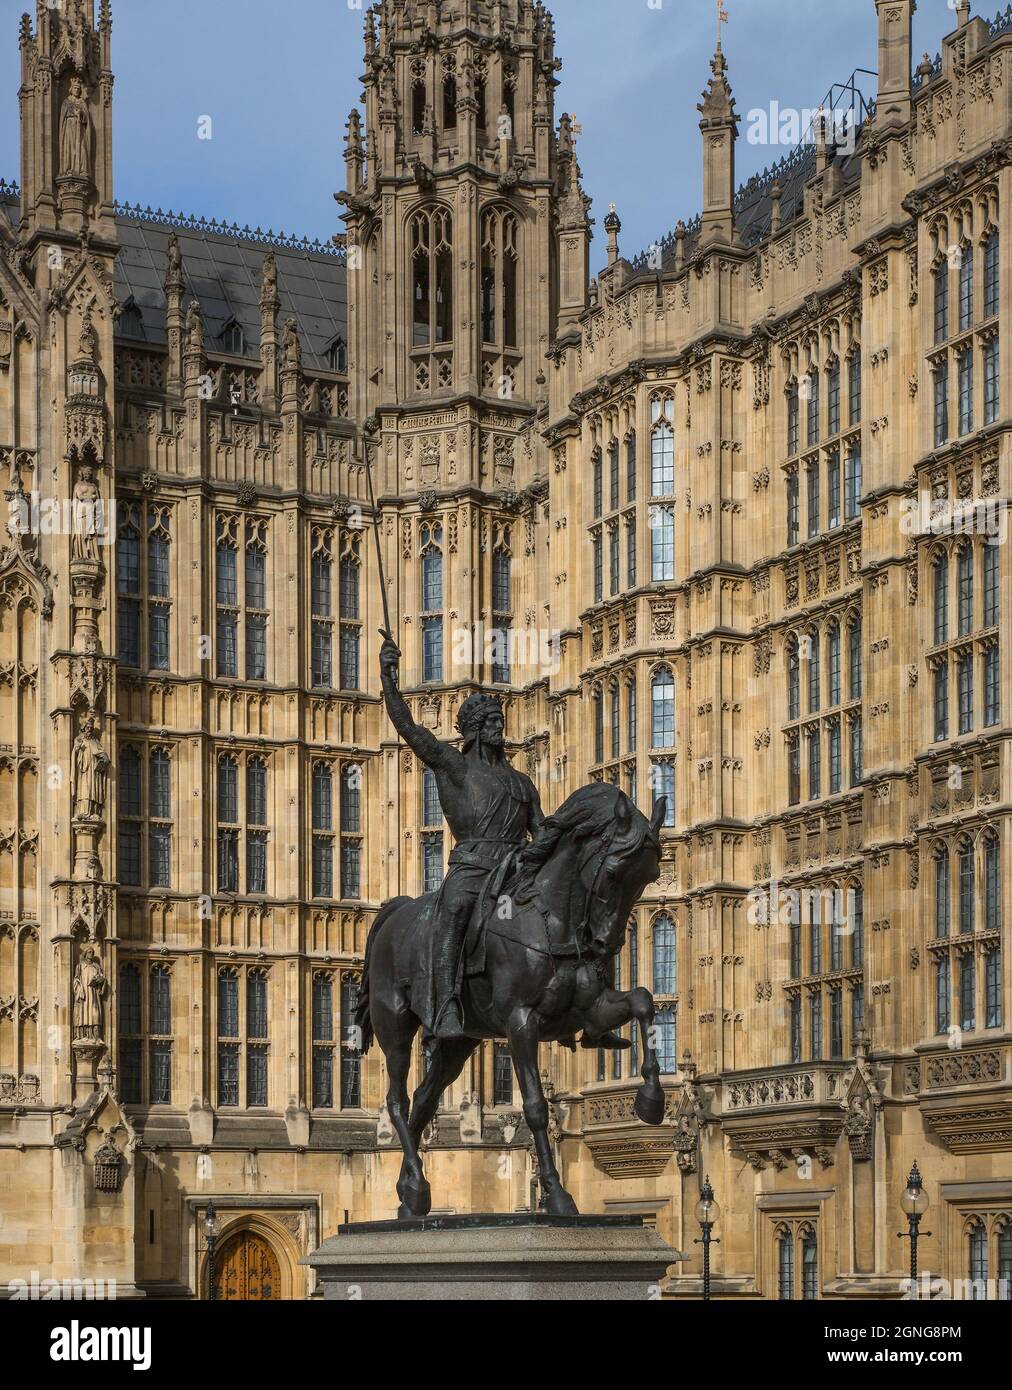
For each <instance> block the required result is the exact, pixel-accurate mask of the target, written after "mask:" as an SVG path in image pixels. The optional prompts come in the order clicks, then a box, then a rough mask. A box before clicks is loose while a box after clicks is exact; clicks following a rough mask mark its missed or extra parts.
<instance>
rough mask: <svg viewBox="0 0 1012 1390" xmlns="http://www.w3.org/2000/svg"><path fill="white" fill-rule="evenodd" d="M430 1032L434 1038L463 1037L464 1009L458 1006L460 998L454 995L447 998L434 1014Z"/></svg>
mask: <svg viewBox="0 0 1012 1390" xmlns="http://www.w3.org/2000/svg"><path fill="white" fill-rule="evenodd" d="M432 1033H433V1036H434V1037H436V1038H462V1037H464V1010H463V1009H462V1008H461V1007H460V1000H459V999H457V998H456V997H455V996H454V995H451V996H450V998H449V999H447V1001H446V1003H445V1004H444V1005H443V1007H442V1008H441V1009H440V1010H439V1013H438V1014H437V1015H436V1019H435V1022H434V1023H433V1025H432Z"/></svg>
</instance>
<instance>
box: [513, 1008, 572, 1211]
mask: <svg viewBox="0 0 1012 1390" xmlns="http://www.w3.org/2000/svg"><path fill="white" fill-rule="evenodd" d="M508 1037H509V1045H510V1052H511V1054H512V1056H513V1066H514V1069H515V1070H516V1074H517V1080H518V1081H519V1082H520V1092H521V1094H522V1096H523V1098H524V1119H525V1120H526V1121H527V1124H528V1127H529V1128H530V1131H531V1134H532V1135H533V1136H534V1149H535V1152H536V1153H537V1156H538V1174H539V1176H540V1178H541V1191H542V1195H543V1198H544V1205H545V1210H546V1211H549V1212H551V1213H552V1215H553V1216H576V1215H577V1214H578V1213H577V1208H576V1203H575V1202H574V1201H573V1199H572V1197H570V1195H569V1193H568V1192H567V1191H566V1189H565V1188H564V1187H563V1186H562V1179H561V1178H560V1177H559V1170H558V1168H557V1167H556V1166H555V1156H554V1155H553V1153H552V1145H551V1142H550V1140H549V1138H548V1102H547V1101H546V1100H545V1093H544V1091H543V1090H542V1089H541V1074H540V1072H539V1071H538V1043H539V1041H540V1035H539V1020H538V1016H537V1014H536V1013H535V1012H534V1010H533V1009H531V1008H528V1007H526V1006H524V1007H522V1008H517V1009H514V1010H513V1012H512V1013H511V1014H510V1017H509V1023H508Z"/></svg>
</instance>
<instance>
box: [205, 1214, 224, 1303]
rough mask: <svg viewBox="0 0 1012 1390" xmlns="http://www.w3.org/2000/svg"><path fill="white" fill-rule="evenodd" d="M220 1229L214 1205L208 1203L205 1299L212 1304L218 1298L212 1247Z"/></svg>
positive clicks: (206, 1215)
mask: <svg viewBox="0 0 1012 1390" xmlns="http://www.w3.org/2000/svg"><path fill="white" fill-rule="evenodd" d="M220 1229H221V1228H220V1226H219V1223H218V1218H217V1216H215V1214H214V1203H213V1202H212V1201H208V1203H207V1211H206V1212H205V1213H204V1239H205V1240H206V1241H207V1297H208V1299H209V1300H210V1301H211V1302H212V1303H213V1302H214V1301H215V1300H216V1299H217V1297H218V1292H217V1287H216V1284H215V1278H214V1247H215V1246H216V1245H217V1243H218V1232H219V1230H220Z"/></svg>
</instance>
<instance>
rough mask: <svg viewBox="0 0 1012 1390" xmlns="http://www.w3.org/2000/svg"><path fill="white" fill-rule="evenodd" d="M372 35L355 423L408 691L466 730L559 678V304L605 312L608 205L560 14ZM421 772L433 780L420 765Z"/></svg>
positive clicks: (434, 720) (352, 203) (355, 146)
mask: <svg viewBox="0 0 1012 1390" xmlns="http://www.w3.org/2000/svg"><path fill="white" fill-rule="evenodd" d="M365 44H366V72H365V76H364V88H365V121H364V129H365V132H366V133H365V135H363V122H362V121H361V119H360V116H359V113H358V112H357V111H353V112H352V113H351V116H350V118H349V121H348V139H347V146H346V166H347V189H346V191H345V192H344V193H343V194H341V195H339V201H342V202H344V203H345V204H346V207H347V212H346V214H345V221H346V223H347V242H348V302H349V310H348V314H349V357H350V362H349V366H350V372H351V376H352V379H353V380H354V382H355V388H354V389H355V402H354V408H353V414H354V415H355V416H356V417H357V418H358V419H359V420H361V421H363V422H364V428H363V436H362V447H363V448H365V449H368V450H369V456H370V459H371V461H372V464H373V471H374V484H375V489H376V494H377V500H378V506H379V509H380V512H381V516H382V533H383V559H384V568H385V571H386V578H387V597H388V600H389V604H390V614H391V622H392V625H393V628H394V633H395V636H396V637H397V640H398V642H399V644H400V646H401V648H402V651H403V654H404V660H403V666H402V684H403V686H404V689H405V691H406V692H408V693H409V694H410V693H411V692H414V694H415V696H416V704H417V705H418V712H419V715H420V717H421V718H423V719H424V720H425V722H427V723H429V724H431V725H432V726H433V727H434V728H437V729H439V730H441V732H442V733H443V734H444V735H449V734H451V733H452V730H453V719H454V713H455V710H456V707H457V705H458V703H459V701H460V699H461V698H462V687H463V686H466V685H467V683H469V682H482V683H484V684H486V685H497V686H501V687H503V694H504V696H507V697H508V696H509V695H510V692H515V691H517V689H518V688H519V687H528V688H529V687H531V686H532V685H533V684H535V683H537V682H539V681H541V680H542V679H543V675H544V672H543V669H542V665H543V663H542V661H541V655H542V654H543V653H542V652H541V651H540V650H539V648H542V647H544V645H545V644H544V642H543V641H541V640H540V639H541V637H542V634H543V633H544V632H545V631H546V630H547V629H548V628H550V626H551V624H552V614H551V611H550V605H549V604H548V603H547V602H546V601H545V599H546V596H547V593H548V584H547V548H546V546H545V545H544V544H540V545H539V544H538V543H537V540H536V533H537V531H538V522H539V519H540V520H541V522H543V520H544V517H543V512H542V506H543V502H544V498H545V495H546V492H547V485H546V483H545V481H544V475H545V465H544V463H543V461H542V457H541V449H542V447H543V446H542V442H541V439H540V430H539V429H538V428H537V419H538V415H539V411H540V410H541V409H542V407H543V406H544V404H545V402H546V400H547V392H546V390H545V389H544V388H545V378H544V374H543V372H542V364H543V362H544V355H545V353H546V351H547V349H548V347H549V343H550V342H551V340H552V339H553V337H554V334H555V324H556V320H557V318H558V315H559V310H560V308H562V309H564V310H567V311H568V312H569V313H571V314H572V313H575V312H579V311H580V310H582V308H583V307H584V304H585V300H586V258H587V252H586V247H587V241H588V239H589V223H588V218H587V204H586V200H585V199H584V198H583V195H582V193H581V191H580V189H579V175H578V170H577V168H576V161H575V153H574V150H573V137H572V131H571V128H570V122H569V119H568V117H564V118H563V120H562V123H561V126H560V130H559V132H558V135H557V136H556V134H555V133H554V130H553V123H554V114H553V111H554V89H555V85H556V78H555V72H556V69H557V67H558V66H559V64H558V63H557V61H556V58H555V48H554V30H553V24H552V20H551V17H550V15H549V14H548V13H547V12H546V11H545V9H544V8H543V6H542V5H540V4H532V3H529V0H498V3H495V4H486V3H477V2H476V0H459V2H458V3H452V4H451V3H443V4H441V5H440V4H421V3H413V0H388V2H387V3H384V4H382V5H379V6H375V7H374V8H373V9H372V10H371V11H370V12H369V13H368V15H367V18H366V25H365ZM560 264H561V265H562V270H561V274H557V273H556V268H557V267H559V266H560ZM560 283H561V286H562V295H561V302H560V297H559V295H558V293H557V286H558V285H559V284H560ZM542 571H543V572H542ZM509 703H510V702H509V699H507V704H508V705H509ZM525 709H527V710H528V713H529V716H530V717H529V718H528V717H527V716H526V715H525V717H524V720H523V722H522V723H518V722H517V720H516V719H515V718H512V719H511V720H510V733H511V735H512V736H513V738H515V739H518V738H519V739H524V740H525V742H527V747H528V754H529V757H528V762H529V764H530V765H531V770H532V771H533V770H534V765H535V764H536V761H537V756H538V754H537V751H536V748H535V742H536V741H537V740H536V738H535V731H536V730H540V729H541V728H542V724H543V720H542V718H541V717H539V715H538V712H537V709H536V706H535V704H534V703H533V702H528V703H527V704H525ZM403 772H406V774H407V778H408V779H410V778H412V777H414V776H415V775H416V774H417V772H418V769H416V768H414V767H413V766H412V760H411V759H410V756H408V757H407V758H406V761H405V767H404V769H403V770H402V773H403ZM396 780H397V779H396V778H395V779H394V780H393V781H392V782H388V784H387V791H388V796H389V801H388V813H389V815H390V816H391V817H392V818H393V819H392V820H391V822H390V825H389V826H388V827H387V830H388V831H392V830H393V829H395V827H396V825H397V815H398V811H397V808H396V804H395V803H396V801H397V799H398V798H399V797H403V798H407V805H408V806H409V807H412V806H413V804H414V803H413V802H412V801H411V798H412V797H413V796H416V795H419V794H420V793H418V791H417V789H416V788H414V787H413V784H412V783H411V781H410V780H406V781H402V782H401V785H400V788H399V791H398V792H396V793H395V791H394V787H395V785H396ZM410 821H411V816H410V815H408V817H407V819H405V818H404V817H403V816H401V819H400V823H401V824H409V823H410ZM391 839H392V841H393V842H394V843H396V841H397V839H398V837H397V835H396V834H392V835H391ZM385 886H386V887H389V889H390V891H395V890H396V887H397V885H396V883H395V882H394V881H393V879H391V882H390V883H389V884H388V885H385Z"/></svg>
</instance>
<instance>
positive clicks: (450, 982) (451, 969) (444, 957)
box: [432, 932, 464, 1038]
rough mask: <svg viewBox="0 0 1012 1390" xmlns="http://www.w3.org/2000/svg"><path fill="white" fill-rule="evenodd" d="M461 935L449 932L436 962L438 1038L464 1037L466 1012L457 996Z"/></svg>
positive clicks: (436, 1028) (436, 1023) (436, 1024)
mask: <svg viewBox="0 0 1012 1390" xmlns="http://www.w3.org/2000/svg"><path fill="white" fill-rule="evenodd" d="M460 935H461V933H457V932H447V934H446V936H445V937H444V939H443V941H442V943H441V946H442V949H441V950H440V951H439V952H438V953H437V956H436V960H435V961H434V962H433V964H434V967H435V969H434V974H435V981H434V983H435V986H436V1003H437V1006H438V1012H437V1014H436V1021H435V1023H434V1025H433V1029H432V1031H433V1033H435V1035H436V1037H437V1038H462V1037H463V1036H464V1013H463V1010H462V1009H461V1006H460V1000H459V999H458V998H457V965H458V961H459V956H460Z"/></svg>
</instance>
